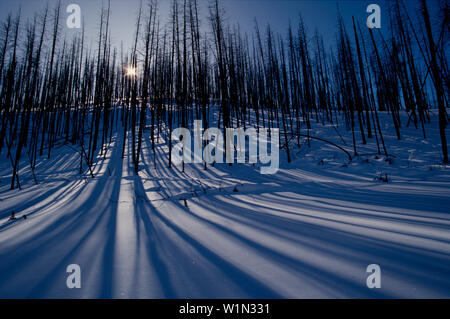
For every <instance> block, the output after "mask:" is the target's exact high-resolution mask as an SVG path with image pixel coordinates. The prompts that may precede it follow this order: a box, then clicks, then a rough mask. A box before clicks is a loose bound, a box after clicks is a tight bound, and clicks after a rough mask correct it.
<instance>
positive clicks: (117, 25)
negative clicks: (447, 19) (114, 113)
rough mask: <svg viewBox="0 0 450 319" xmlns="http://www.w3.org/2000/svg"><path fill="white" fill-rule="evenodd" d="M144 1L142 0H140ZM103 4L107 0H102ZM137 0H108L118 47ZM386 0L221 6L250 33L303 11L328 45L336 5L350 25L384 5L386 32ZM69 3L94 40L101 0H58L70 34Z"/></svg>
mask: <svg viewBox="0 0 450 319" xmlns="http://www.w3.org/2000/svg"><path fill="white" fill-rule="evenodd" d="M143 1H144V4H145V2H146V0H143ZM198 1H199V5H200V7H201V8H202V11H203V19H202V20H203V21H202V22H203V26H204V27H205V30H209V25H207V24H208V20H207V19H206V15H207V12H208V10H207V4H208V0H198ZM438 1H439V0H428V1H427V3H428V5H429V6H430V9H431V11H432V12H436V8H437V7H438ZM48 2H49V4H50V6H54V5H55V3H56V2H57V0H48ZM103 2H104V3H105V4H106V3H107V1H106V0H103ZM139 2H140V0H111V6H112V8H111V10H112V13H111V28H112V40H113V43H114V45H116V46H118V47H119V46H120V43H121V42H122V41H123V43H124V47H125V48H127V47H129V46H130V45H131V43H132V39H133V33H134V30H135V23H136V16H137V11H138V8H139ZM389 2H390V1H389V0H370V1H365V0H343V1H336V0H314V1H311V0H223V1H222V2H221V3H222V6H223V8H224V9H225V16H224V17H225V19H226V20H227V21H228V22H230V23H232V24H239V26H240V28H241V30H242V31H244V32H249V33H251V32H253V30H254V19H255V18H256V20H257V21H258V23H259V25H260V27H261V29H265V26H266V25H267V24H270V25H271V27H272V28H273V29H275V30H277V31H279V32H282V33H286V29H287V26H288V24H289V21H291V22H292V24H293V25H294V26H295V25H296V24H297V21H298V15H299V14H301V15H302V16H303V18H304V21H305V23H306V25H307V27H308V30H309V31H310V33H309V34H310V35H311V36H312V35H313V33H314V31H315V30H316V29H317V30H318V31H319V33H321V34H322V35H323V36H324V39H325V41H326V43H328V44H329V45H332V43H333V41H334V39H335V32H336V29H337V28H336V25H337V18H336V17H337V7H338V6H339V10H340V12H341V13H342V16H343V18H344V21H345V23H347V25H348V26H349V27H350V26H351V24H350V23H351V21H352V16H355V18H356V20H357V21H359V22H360V23H361V24H362V25H364V24H365V21H366V19H367V16H368V14H367V13H366V7H367V6H368V5H369V4H371V3H377V4H379V5H380V7H381V9H382V29H383V31H384V32H388V31H389V25H388V20H387V19H386V18H384V17H386V11H387V10H388V8H389ZM46 3H47V0H11V1H7V0H6V1H5V0H2V1H1V2H0V18H1V19H2V20H4V18H5V17H6V15H7V14H8V12H16V11H17V10H18V8H19V6H21V7H22V12H23V13H24V16H26V17H33V15H34V13H36V12H39V11H42V9H43V8H44V7H45V5H46ZM71 3H76V4H79V5H80V7H81V10H82V16H83V19H84V22H85V24H86V32H87V35H88V37H89V38H90V40H91V41H92V43H93V44H95V41H96V34H97V32H98V27H99V22H98V17H99V13H100V8H101V4H102V1H101V0H62V9H63V10H62V17H63V19H62V20H61V21H62V23H61V25H62V26H63V27H64V29H63V31H64V32H67V33H68V34H70V32H73V31H70V30H69V29H68V28H65V19H66V17H67V16H68V14H67V13H66V12H65V9H66V7H67V5H69V4H71ZM170 3H171V1H170V0H159V7H160V9H159V15H160V18H161V21H162V22H163V23H165V22H167V21H168V17H169V12H170V10H169V7H170ZM405 3H406V5H407V7H408V8H411V9H410V15H411V16H412V18H415V16H416V15H417V13H418V10H417V4H418V2H417V1H416V0H405Z"/></svg>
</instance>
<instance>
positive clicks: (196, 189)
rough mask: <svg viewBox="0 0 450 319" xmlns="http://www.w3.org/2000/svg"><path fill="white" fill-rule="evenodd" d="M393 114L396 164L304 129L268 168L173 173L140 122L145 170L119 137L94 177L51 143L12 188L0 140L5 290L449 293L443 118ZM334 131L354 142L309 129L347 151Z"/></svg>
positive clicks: (390, 134) (449, 175)
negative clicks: (372, 281) (74, 267)
mask: <svg viewBox="0 0 450 319" xmlns="http://www.w3.org/2000/svg"><path fill="white" fill-rule="evenodd" d="M383 116H384V118H385V119H384V120H383V121H382V123H390V120H389V117H387V115H385V114H383ZM402 121H403V127H402V129H401V133H402V140H401V141H397V140H396V138H395V131H394V129H393V128H392V127H390V126H389V125H388V124H386V125H387V126H386V127H385V128H384V131H383V134H384V137H385V141H386V145H387V148H388V152H389V153H390V154H391V155H392V157H391V160H390V162H388V161H386V160H385V158H384V156H377V155H376V149H377V148H376V144H375V138H373V139H371V140H370V141H369V144H368V145H367V146H364V147H361V143H360V141H359V139H360V135H359V134H357V138H358V152H359V153H360V154H361V156H359V157H356V158H354V159H353V161H352V162H349V161H348V159H347V157H346V155H345V153H344V152H342V151H340V150H339V149H336V148H334V147H333V146H331V145H330V144H326V143H322V142H320V141H315V140H311V147H310V148H309V147H308V146H307V141H306V139H304V138H302V139H301V147H300V148H298V147H295V148H294V149H291V151H292V153H293V157H294V158H293V161H292V163H290V164H288V163H287V162H286V159H285V153H284V151H283V150H281V152H280V156H281V158H280V163H281V164H280V170H279V171H278V173H277V174H276V175H261V174H260V171H259V167H258V165H243V164H234V165H233V166H228V165H226V164H218V165H215V167H209V168H208V170H206V171H205V170H203V167H202V165H201V164H189V165H186V169H185V172H184V173H183V172H182V171H181V168H180V167H175V168H173V169H172V170H170V169H168V168H167V145H166V144H165V143H162V140H160V141H159V142H160V143H159V144H158V145H157V148H156V152H155V154H154V153H153V152H152V150H151V142H150V138H149V134H150V133H149V131H146V132H145V137H146V138H145V143H144V147H143V150H142V154H143V162H144V163H145V164H144V165H143V166H142V169H141V171H140V173H139V176H135V174H134V172H133V165H132V159H131V155H128V154H131V151H130V150H128V145H130V144H131V143H130V144H128V145H127V150H126V154H125V158H124V159H123V160H122V159H121V156H120V155H121V151H122V139H121V136H120V135H119V136H116V138H115V139H114V141H113V143H112V144H111V145H110V147H109V149H108V152H107V155H106V158H104V157H103V156H98V158H97V162H96V166H95V178H94V179H92V178H91V177H90V176H89V175H88V174H86V175H85V176H81V175H79V174H78V167H79V164H78V163H79V160H80V159H79V154H78V153H76V152H75V151H74V149H72V148H71V147H69V146H67V145H59V146H58V148H57V150H56V149H55V150H54V151H53V154H54V155H53V157H52V158H51V159H50V160H41V161H40V162H39V164H38V167H37V170H36V177H37V179H38V181H39V184H38V185H35V184H34V182H33V178H32V175H31V173H30V171H29V169H28V168H27V167H26V156H24V157H25V161H24V162H23V164H22V165H21V167H24V169H23V170H21V171H20V177H21V182H22V188H23V189H22V190H14V191H10V190H9V185H10V179H11V169H10V166H9V161H8V159H7V158H6V154H5V152H2V153H1V154H0V156H1V160H0V298H367V297H374V298H405V297H412V298H434V297H446V298H450V167H449V166H447V167H445V166H443V165H441V147H440V140H439V134H438V130H437V127H438V124H437V122H436V121H437V116H436V115H433V116H432V123H431V124H427V127H426V130H427V135H428V136H427V139H423V137H422V135H421V130H420V129H417V130H416V129H415V128H414V127H413V125H411V126H410V127H406V122H407V118H406V116H405V117H403V118H402ZM119 131H120V130H119ZM338 131H339V132H340V134H341V135H342V137H343V139H344V141H345V143H346V144H347V145H345V144H344V143H343V141H342V140H341V138H340V137H339V136H338V134H337V133H336V131H335V130H334V128H333V127H332V126H331V125H326V126H322V125H321V124H314V128H313V130H312V131H311V135H313V136H319V137H322V138H326V139H329V140H331V141H333V142H335V143H336V144H338V145H340V146H342V147H344V148H345V149H346V150H348V151H349V152H352V144H351V141H352V139H351V133H350V132H347V131H346V130H345V128H344V125H343V123H340V125H339V127H338ZM302 133H304V132H302ZM447 133H449V132H447ZM291 143H292V144H291V147H294V145H295V144H296V141H294V140H293V141H291ZM56 153H57V155H56ZM155 163H156V165H155ZM379 177H383V178H386V177H387V182H385V181H382V180H380V178H379ZM13 210H14V211H15V213H16V217H17V218H18V219H17V220H16V221H9V220H8V219H9V217H10V215H11V212H12V211H13ZM23 215H26V216H27V219H23V218H22V216H23ZM69 264H78V265H80V267H81V274H82V287H81V289H68V288H67V287H66V278H67V276H68V274H67V273H66V267H67V265H69ZM369 264H378V265H380V267H381V285H382V286H381V288H380V289H369V288H368V287H367V286H366V278H367V276H368V275H369V274H368V273H366V267H367V266H368V265H369Z"/></svg>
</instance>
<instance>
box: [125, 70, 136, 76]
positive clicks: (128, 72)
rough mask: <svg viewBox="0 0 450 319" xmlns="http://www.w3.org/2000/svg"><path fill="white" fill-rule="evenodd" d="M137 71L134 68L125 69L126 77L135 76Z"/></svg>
mask: <svg viewBox="0 0 450 319" xmlns="http://www.w3.org/2000/svg"><path fill="white" fill-rule="evenodd" d="M136 74H137V70H136V68H127V76H136Z"/></svg>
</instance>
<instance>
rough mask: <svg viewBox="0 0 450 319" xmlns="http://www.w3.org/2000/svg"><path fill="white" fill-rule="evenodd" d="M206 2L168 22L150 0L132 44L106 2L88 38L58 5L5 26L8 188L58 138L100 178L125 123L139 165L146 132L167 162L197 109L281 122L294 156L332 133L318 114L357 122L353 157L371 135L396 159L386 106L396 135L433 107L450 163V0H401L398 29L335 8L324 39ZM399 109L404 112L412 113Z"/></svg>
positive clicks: (199, 114)
mask: <svg viewBox="0 0 450 319" xmlns="http://www.w3.org/2000/svg"><path fill="white" fill-rule="evenodd" d="M202 4H203V2H202ZM202 4H200V1H198V0H172V5H171V15H170V19H169V21H168V22H167V21H162V20H160V19H159V18H158V3H157V1H156V0H150V1H148V2H145V1H143V2H142V3H141V8H140V10H139V14H138V16H137V19H136V28H135V34H134V36H133V46H132V47H131V48H128V49H126V48H123V47H122V48H120V49H118V48H115V47H113V46H112V44H111V26H110V15H111V12H110V5H109V4H108V3H106V5H105V7H104V8H102V11H101V15H100V17H99V19H100V20H99V21H100V22H99V26H100V28H99V32H98V39H97V42H96V44H95V45H94V46H93V47H90V46H88V45H87V44H86V43H87V41H86V39H85V30H84V27H83V30H82V31H81V32H80V33H78V34H77V35H75V36H73V37H72V38H66V37H65V36H64V32H63V30H62V29H63V27H62V26H61V12H62V9H61V5H60V4H58V5H56V6H55V7H47V8H45V9H44V10H43V11H42V12H39V14H36V16H35V17H34V19H32V20H25V19H24V18H23V17H22V15H21V12H17V13H13V14H11V15H9V16H8V18H7V19H6V21H3V23H2V24H1V26H0V28H1V38H0V90H1V99H0V110H1V111H0V122H1V123H0V152H1V153H0V154H1V156H2V157H4V158H7V159H8V161H9V162H10V164H11V172H12V179H11V189H14V188H20V187H21V183H20V181H21V176H20V175H19V172H20V169H21V167H20V164H22V165H23V163H27V165H29V166H30V168H31V172H32V174H33V175H34V171H35V168H36V165H37V163H38V162H39V161H43V160H45V159H46V158H50V157H51V156H54V154H53V151H54V149H55V147H57V146H58V145H60V144H61V143H63V144H67V145H70V146H71V147H72V148H73V151H74V152H78V153H79V156H80V161H79V172H80V174H89V175H91V176H92V177H93V176H94V172H93V165H94V162H95V157H96V156H98V155H101V156H106V154H107V152H108V145H109V144H110V143H111V142H112V138H113V136H114V135H115V134H116V133H117V132H120V133H121V135H120V136H122V137H123V139H124V140H123V151H122V156H124V153H125V144H126V142H127V141H128V142H129V141H131V143H132V145H131V147H132V156H133V163H134V168H135V172H136V173H137V172H138V171H139V163H140V161H141V157H140V156H141V155H140V154H141V150H142V147H143V146H142V144H143V142H142V141H143V138H144V131H149V132H150V137H151V145H152V147H153V149H154V147H155V143H156V142H157V141H160V140H166V142H167V143H168V147H169V151H168V154H167V165H168V167H171V165H172V160H171V159H172V154H171V150H172V140H171V138H170V136H171V134H172V131H173V129H174V128H175V127H191V126H192V125H193V123H194V121H195V120H201V121H202V124H203V128H205V129H206V128H208V126H209V125H210V122H209V121H210V119H211V117H212V116H216V117H217V118H218V120H217V123H218V126H219V129H222V130H223V131H224V132H225V128H231V127H243V128H244V129H245V128H247V127H255V128H256V129H257V130H259V129H260V128H269V129H272V128H280V131H281V135H280V145H281V147H282V149H283V151H284V152H286V156H287V159H288V162H290V161H291V151H292V148H293V147H296V146H297V145H299V144H300V143H301V139H300V137H306V138H308V139H309V138H319V139H323V140H326V139H327V137H326V136H312V135H311V134H310V130H311V123H312V121H316V122H318V123H323V124H324V123H331V124H332V125H335V126H336V127H337V126H345V127H346V128H347V129H348V130H351V133H352V137H353V145H352V148H353V154H349V156H350V158H352V157H354V156H357V155H358V143H362V144H366V143H367V142H368V140H369V139H375V140H376V145H377V150H375V151H376V152H377V153H378V154H381V155H385V156H386V157H387V158H388V157H389V155H390V152H389V145H386V143H385V139H384V138H383V134H385V132H384V129H385V126H384V125H383V123H380V116H379V113H380V112H388V113H389V116H390V119H391V120H392V123H393V125H394V128H395V135H396V137H397V138H398V139H399V140H400V139H402V130H401V129H402V127H404V126H410V125H414V126H415V127H416V128H417V129H418V130H421V132H422V134H423V137H424V138H426V137H427V125H428V124H429V121H430V116H429V113H430V110H433V109H434V110H437V111H438V112H439V131H440V137H441V142H442V161H443V162H444V163H448V150H447V140H446V134H445V128H446V125H447V123H448V121H449V116H448V114H447V112H446V109H447V107H448V98H449V92H450V87H449V86H450V81H449V69H448V61H447V56H446V52H445V49H446V47H447V46H448V40H449V35H450V33H449V31H450V29H449V25H450V23H449V6H448V2H446V1H444V2H442V6H441V11H440V15H439V16H437V17H431V16H430V13H429V11H428V8H427V4H426V1H425V0H420V7H421V12H420V18H421V20H420V21H415V22H414V23H413V22H412V20H413V19H414V18H413V17H411V16H410V14H411V13H410V12H409V11H408V10H407V8H406V7H405V3H404V1H396V2H394V3H392V8H391V10H389V12H390V17H389V20H390V28H391V29H390V32H389V34H386V33H382V32H381V31H380V30H378V29H368V28H367V27H366V26H365V25H360V24H359V23H357V22H356V21H355V19H353V21H344V20H343V19H342V18H339V25H338V31H337V33H336V35H337V36H336V44H335V45H332V46H329V47H326V45H325V43H324V40H323V38H322V36H321V35H320V34H318V33H317V32H316V33H315V34H314V36H310V34H309V33H308V30H307V28H306V26H305V24H304V22H303V20H302V18H301V16H299V19H298V21H296V22H295V23H292V24H291V25H289V26H288V27H287V28H286V32H283V33H277V32H275V31H274V30H273V29H271V27H270V26H260V25H258V23H256V21H255V22H253V24H254V32H253V34H246V33H243V32H241V31H240V29H239V27H238V26H235V25H230V24H228V23H227V22H226V19H224V12H223V10H222V9H221V4H220V2H219V1H218V0H216V1H210V2H209V7H208V15H207V17H205V19H201V16H200V7H199V6H200V5H202ZM414 14H415V13H414ZM416 20H417V19H416ZM216 110H217V111H218V112H215V111H216ZM401 112H407V113H408V121H407V122H406V123H402V121H401V117H400V113H401ZM122 133H123V134H122ZM130 135H131V140H130V139H129V138H128V137H129V136H130ZM155 165H156V164H155ZM204 168H205V169H207V168H208V167H207V164H206V163H204ZM34 179H35V182H36V183H39V181H38V180H37V178H36V177H34Z"/></svg>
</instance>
